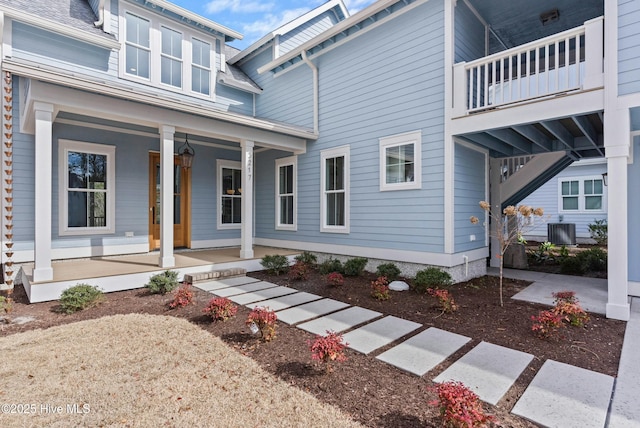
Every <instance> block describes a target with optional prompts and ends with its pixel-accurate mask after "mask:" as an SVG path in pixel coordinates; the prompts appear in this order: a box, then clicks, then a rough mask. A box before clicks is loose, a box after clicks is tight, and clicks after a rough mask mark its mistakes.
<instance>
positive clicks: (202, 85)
mask: <svg viewBox="0 0 640 428" xmlns="http://www.w3.org/2000/svg"><path fill="white" fill-rule="evenodd" d="M191 51H192V53H191V90H192V91H193V92H199V93H201V94H204V95H209V93H210V90H211V89H210V82H211V54H210V52H211V44H209V43H207V42H203V41H202V40H198V39H191Z"/></svg>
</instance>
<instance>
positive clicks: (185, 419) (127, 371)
mask: <svg viewBox="0 0 640 428" xmlns="http://www.w3.org/2000/svg"><path fill="white" fill-rule="evenodd" d="M265 346H268V345H265ZM0 356H1V357H0V358H2V363H1V364H2V373H1V374H0V404H15V405H16V406H15V407H14V408H7V406H6V405H5V406H3V407H2V412H0V426H2V427H22V426H36V427H44V426H46V427H70V426H92V427H97V426H126V427H160V426H169V427H302V426H305V427H313V426H322V427H332V426H334V427H356V426H360V425H358V424H357V423H355V422H353V421H352V420H350V419H349V418H348V417H347V416H345V415H344V414H343V413H341V412H340V411H339V410H338V409H336V408H334V407H330V406H328V405H325V404H322V403H320V402H319V401H318V400H316V399H315V398H313V397H312V396H311V395H309V394H307V393H305V392H303V391H301V390H299V389H296V388H293V387H290V386H288V385H287V384H286V383H284V382H282V381H281V380H279V379H277V378H275V377H274V376H272V375H270V374H268V373H267V372H265V371H263V370H262V369H261V368H260V367H259V366H258V365H257V364H256V363H255V362H254V361H253V360H251V359H249V358H248V357H244V356H242V355H240V354H238V353H237V352H235V351H233V350H232V349H231V348H229V347H228V346H227V345H225V344H224V343H223V342H222V341H221V340H219V339H218V338H216V337H214V336H212V335H211V334H209V333H207V332H205V331H203V330H201V329H200V328H198V327H197V326H195V325H193V324H190V323H189V322H187V321H185V320H183V319H179V318H176V317H162V316H151V315H138V314H133V315H117V316H110V317H105V318H100V319H96V320H90V321H83V322H78V323H73V324H68V325H63V326H58V327H53V328H50V329H47V330H35V331H30V332H26V333H21V334H16V335H12V336H8V337H5V338H2V339H0ZM74 404H76V405H77V406H76V408H75V410H77V411H78V412H77V413H73V412H68V410H73V407H72V406H73V405H74ZM24 405H26V406H27V407H26V410H31V411H33V410H35V414H6V411H7V410H15V411H22V412H24V411H25V407H24ZM31 405H35V406H31ZM47 405H49V407H47ZM67 405H70V406H71V408H69V409H68V408H67ZM57 406H61V414H57V413H55V414H54V413H51V412H53V411H57V410H58V408H57ZM83 412H84V413H83Z"/></svg>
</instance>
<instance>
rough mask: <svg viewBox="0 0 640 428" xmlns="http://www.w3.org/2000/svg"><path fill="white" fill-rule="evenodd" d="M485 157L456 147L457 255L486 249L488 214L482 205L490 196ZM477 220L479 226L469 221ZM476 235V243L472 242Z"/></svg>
mask: <svg viewBox="0 0 640 428" xmlns="http://www.w3.org/2000/svg"><path fill="white" fill-rule="evenodd" d="M486 180H487V171H486V160H485V155H484V153H482V152H479V151H477V150H473V149H470V148H468V147H465V146H463V145H460V144H456V146H455V173H454V213H455V214H454V231H455V233H454V240H455V241H454V245H455V252H456V253H458V252H461V251H469V250H474V249H477V248H482V247H484V246H485V239H484V238H485V234H486V231H485V229H484V226H483V224H482V223H483V221H484V213H483V211H482V210H481V209H480V207H479V205H478V203H479V202H480V201H482V200H484V199H485V195H486ZM471 216H476V217H478V218H479V219H480V222H479V223H478V224H472V223H471V221H470V220H469V218H470V217H471ZM472 235H473V236H474V237H475V240H473V241H472V240H471V239H472V238H471V237H472Z"/></svg>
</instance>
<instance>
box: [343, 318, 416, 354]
mask: <svg viewBox="0 0 640 428" xmlns="http://www.w3.org/2000/svg"><path fill="white" fill-rule="evenodd" d="M420 327H422V324H418V323H417V322H413V321H407V320H403V319H402V318H398V317H394V316H386V317H384V318H382V319H380V320H377V321H374V322H372V323H370V324H367V325H365V326H363V327H360V328H358V329H356V330H353V331H350V332H349V333H347V334H345V335H344V341H345V342H347V343H349V348H351V349H354V350H356V351H358V352H362V353H363V354H369V353H370V352H372V351H374V350H376V349H378V348H380V347H382V346H384V345H387V344H389V343H391V342H393V341H394V340H396V339H400V338H401V337H402V336H404V335H405V334H409V333H411V332H412V331H414V330H416V329H418V328H420Z"/></svg>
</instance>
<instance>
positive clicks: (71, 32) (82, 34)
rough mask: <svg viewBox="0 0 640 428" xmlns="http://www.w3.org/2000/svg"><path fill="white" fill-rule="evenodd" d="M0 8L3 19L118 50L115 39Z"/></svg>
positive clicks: (10, 8) (16, 10)
mask: <svg viewBox="0 0 640 428" xmlns="http://www.w3.org/2000/svg"><path fill="white" fill-rule="evenodd" d="M2 8H3V10H4V15H5V17H9V18H11V19H13V20H15V21H20V22H23V23H25V24H29V25H33V26H34V27H39V28H42V29H44V30H47V31H50V32H52V33H58V34H62V35H63V36H67V37H71V38H73V39H76V40H82V41H84V42H87V43H90V44H92V45H95V46H99V47H102V48H107V49H113V50H119V49H120V42H118V41H117V40H115V39H109V38H108V37H101V36H99V35H97V34H92V33H87V32H86V31H82V30H78V29H77V28H73V27H70V26H68V25H63V24H59V23H57V22H55V21H51V20H48V19H44V18H42V17H39V16H35V15H32V14H29V13H25V12H22V11H20V10H18V9H14V8H12V7H9V6H2Z"/></svg>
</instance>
